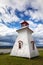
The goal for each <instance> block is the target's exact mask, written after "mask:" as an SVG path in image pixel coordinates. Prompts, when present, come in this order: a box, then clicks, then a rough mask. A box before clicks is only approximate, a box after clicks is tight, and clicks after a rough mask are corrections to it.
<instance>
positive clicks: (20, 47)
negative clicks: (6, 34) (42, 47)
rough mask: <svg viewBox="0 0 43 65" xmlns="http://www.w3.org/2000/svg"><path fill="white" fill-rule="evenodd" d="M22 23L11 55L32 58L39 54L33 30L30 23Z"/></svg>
mask: <svg viewBox="0 0 43 65" xmlns="http://www.w3.org/2000/svg"><path fill="white" fill-rule="evenodd" d="M20 24H21V29H19V30H17V32H18V37H17V39H16V41H15V43H14V46H13V48H12V50H11V53H10V55H11V56H19V57H25V58H32V57H36V56H38V55H39V53H38V50H37V48H36V44H35V42H34V40H33V37H32V33H33V31H32V30H31V29H30V28H29V23H28V22H26V21H23V22H21V23H20Z"/></svg>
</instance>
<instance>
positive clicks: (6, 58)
mask: <svg viewBox="0 0 43 65" xmlns="http://www.w3.org/2000/svg"><path fill="white" fill-rule="evenodd" d="M39 53H40V56H39V57H36V58H32V59H27V58H20V57H11V56H10V55H9V54H4V55H0V65H43V50H40V51H39Z"/></svg>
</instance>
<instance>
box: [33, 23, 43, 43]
mask: <svg viewBox="0 0 43 65" xmlns="http://www.w3.org/2000/svg"><path fill="white" fill-rule="evenodd" d="M33 37H34V38H35V39H36V40H38V41H39V43H41V44H42V43H43V24H39V25H38V26H37V28H36V29H35V30H34V33H33Z"/></svg>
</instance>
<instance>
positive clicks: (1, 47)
mask: <svg viewBox="0 0 43 65" xmlns="http://www.w3.org/2000/svg"><path fill="white" fill-rule="evenodd" d="M10 48H13V46H0V49H10Z"/></svg>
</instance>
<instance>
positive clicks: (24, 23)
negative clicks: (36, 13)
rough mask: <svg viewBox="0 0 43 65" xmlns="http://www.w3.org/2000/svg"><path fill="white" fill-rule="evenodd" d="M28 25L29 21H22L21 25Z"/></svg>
mask: <svg viewBox="0 0 43 65" xmlns="http://www.w3.org/2000/svg"><path fill="white" fill-rule="evenodd" d="M27 25H29V23H28V22H26V21H23V22H21V26H27Z"/></svg>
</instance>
